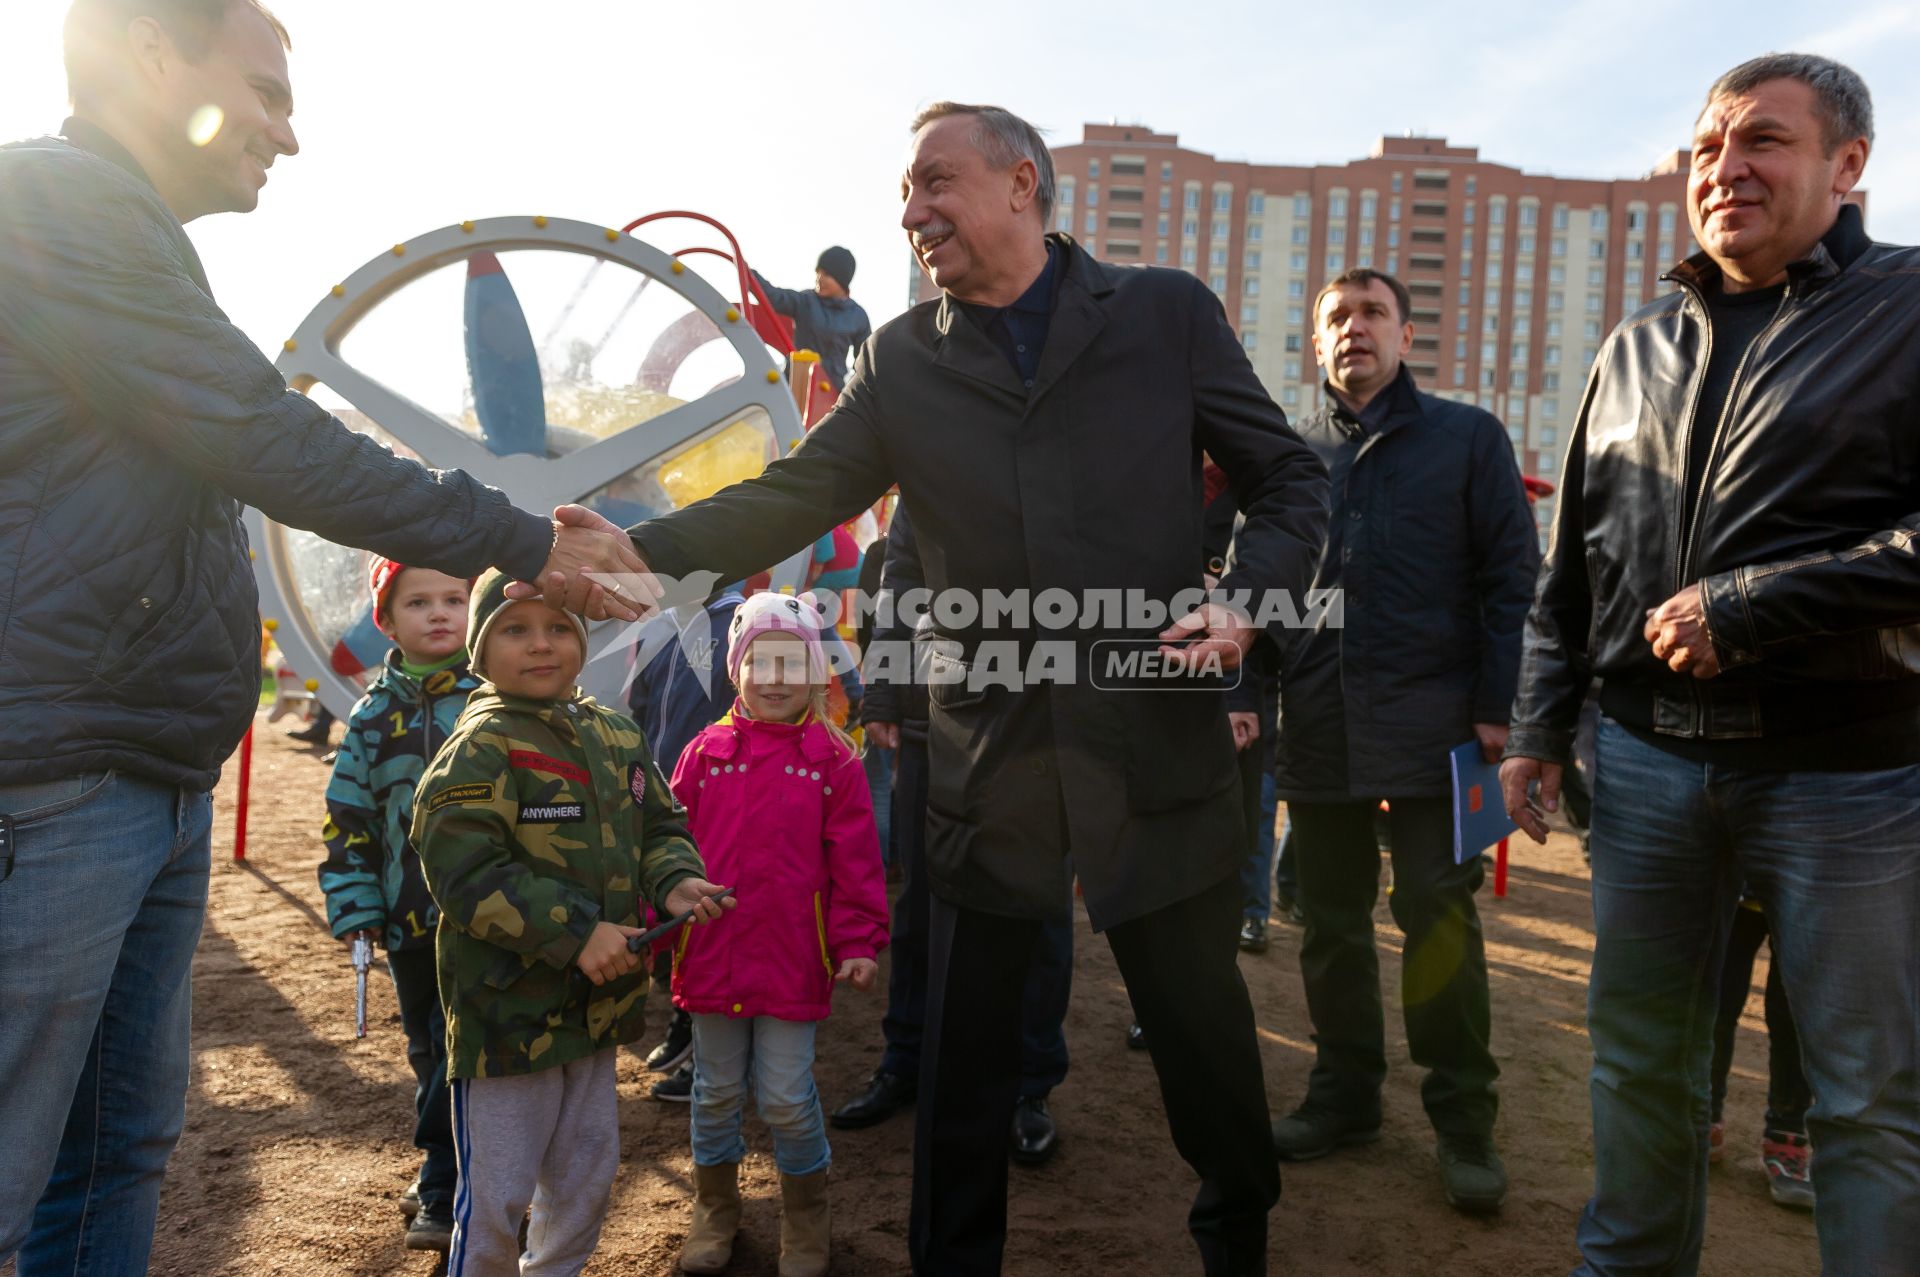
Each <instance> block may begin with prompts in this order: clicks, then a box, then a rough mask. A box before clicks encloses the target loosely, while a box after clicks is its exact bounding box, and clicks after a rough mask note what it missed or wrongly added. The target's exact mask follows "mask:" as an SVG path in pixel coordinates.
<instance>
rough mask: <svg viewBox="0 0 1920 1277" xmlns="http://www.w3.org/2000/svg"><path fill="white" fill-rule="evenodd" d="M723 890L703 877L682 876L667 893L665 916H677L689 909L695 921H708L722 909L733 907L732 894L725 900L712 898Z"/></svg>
mask: <svg viewBox="0 0 1920 1277" xmlns="http://www.w3.org/2000/svg"><path fill="white" fill-rule="evenodd" d="M725 890H726V888H725V887H716V886H714V885H713V884H712V883H710V882H708V881H707V880H706V879H705V878H682V879H681V880H680V881H679V882H677V883H675V884H674V886H673V890H672V891H669V892H668V893H667V898H666V901H665V904H666V906H667V909H666V912H667V916H668V917H670V918H677V917H679V916H680V915H681V914H683V913H685V912H687V910H689V909H691V910H693V920H694V921H695V922H710V921H712V920H713V919H715V918H718V917H719V916H720V911H721V910H722V909H731V908H733V903H734V901H733V897H732V896H728V897H727V898H726V899H725V900H715V899H713V897H715V896H717V895H719V894H720V893H721V892H723V891H725Z"/></svg>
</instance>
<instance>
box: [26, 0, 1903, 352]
mask: <svg viewBox="0 0 1920 1277" xmlns="http://www.w3.org/2000/svg"><path fill="white" fill-rule="evenodd" d="M65 8H66V4H65V0H4V3H0V137H7V138H11V137H25V136H32V135H34V134H38V133H44V132H50V131H53V130H54V129H56V128H57V127H58V125H59V122H60V120H61V118H62V117H63V115H64V104H65V90H64V82H63V79H62V75H61V70H60V48H59V36H60V22H61V17H62V15H63V13H64V11H65ZM274 8H275V10H276V12H277V13H278V14H279V15H280V16H281V17H282V18H283V19H284V20H285V22H286V24H287V26H288V27H289V28H290V29H291V31H292V33H293V39H294V48H293V54H292V59H291V66H292V73H293V81H294V90H295V97H296V106H297V110H296V115H295V120H294V123H295V126H296V129H297V130H298V133H299V136H300V139H301V144H302V151H301V153H300V154H299V155H298V156H294V157H291V158H283V159H282V160H281V161H280V162H279V164H278V165H276V166H275V168H274V169H273V172H272V180H271V182H270V183H269V185H268V186H267V188H266V190H265V192H264V193H263V196H262V200H261V204H260V208H259V210H258V211H257V212H255V213H252V214H249V215H246V216H238V215H232V214H227V215H221V216H217V217H210V218H205V219H202V220H200V221H198V222H196V223H194V224H193V226H192V227H191V228H190V230H191V233H192V235H193V238H194V240H195V242H196V244H197V245H198V246H199V248H200V251H201V254H202V256H203V258H204V259H205V262H206V266H207V269H208V274H209V276H210V278H211V280H212V282H213V287H214V292H215V294H216V296H217V297H218V298H219V300H220V303H221V305H222V306H223V307H224V308H225V309H226V311H227V313H228V314H229V315H230V316H231V317H232V318H233V319H234V321H235V322H236V323H238V324H239V325H240V326H241V327H242V328H243V329H244V330H245V331H246V332H247V333H248V334H249V335H250V336H252V337H253V338H254V340H255V341H256V342H258V343H260V344H261V345H262V346H263V347H265V348H266V349H268V350H270V351H272V350H277V348H278V347H279V345H280V342H281V341H282V339H283V338H284V337H285V336H286V335H287V334H288V333H290V332H291V331H292V330H293V328H294V327H295V326H296V325H297V324H298V322H299V321H300V319H301V318H302V317H303V316H304V315H305V314H306V313H307V311H308V310H309V309H311V307H312V306H313V305H314V304H315V303H316V302H318V301H319V300H320V298H321V297H322V296H323V295H324V294H325V293H326V291H327V289H328V288H329V287H330V286H331V285H332V284H334V283H335V282H336V281H337V280H339V279H341V278H343V277H344V276H346V275H347V274H349V273H350V272H351V271H352V270H353V269H355V268H357V267H358V266H360V265H361V264H362V263H364V262H366V261H367V260H368V259H370V258H372V257H374V256H376V255H378V254H379V253H381V252H382V251H384V250H385V249H386V248H387V247H388V246H390V245H392V244H393V243H394V242H396V241H397V240H401V239H406V238H410V237H412V236H414V235H417V234H420V233H422V232H424V231H427V230H431V229H433V228H435V227H438V226H442V225H446V224H448V223H452V222H458V221H460V220H462V219H464V218H482V217H490V216H500V215H506V214H534V213H545V214H549V215H553V216H563V217H572V218H578V219H581V220H584V221H589V222H594V223H601V224H610V225H616V226H617V225H621V224H624V223H625V222H627V221H629V220H631V219H632V218H634V217H636V216H638V215H640V214H642V213H645V212H651V211H654V210H658V209H663V208H690V209H697V210H700V211H703V212H706V213H709V214H712V215H714V216H716V217H718V218H719V219H721V220H722V221H723V222H725V223H726V224H727V225H729V226H730V227H731V228H732V229H733V231H734V232H735V234H736V235H737V236H738V237H739V239H740V241H741V243H742V245H743V246H744V248H745V250H746V253H747V255H748V257H749V258H750V260H751V261H752V262H753V264H754V265H755V266H756V267H758V268H759V269H760V270H761V271H762V272H763V273H764V274H766V275H767V276H769V277H770V278H772V279H773V280H774V282H776V283H784V284H788V285H791V286H794V287H806V286H808V285H809V284H810V283H811V280H812V269H813V263H814V260H815V257H816V256H817V255H818V253H819V251H820V249H822V248H824V247H825V246H827V245H828V244H834V243H839V244H844V245H846V246H847V247H848V248H850V249H852V250H853V252H854V254H855V256H856V257H857V259H858V260H859V263H860V267H859V271H858V274H857V277H856V279H855V280H854V285H853V292H854V296H855V297H856V298H857V299H858V300H860V301H861V302H862V303H863V304H864V305H865V306H866V307H867V309H868V311H869V312H870V314H871V315H872V317H873V320H874V322H875V323H876V324H878V323H880V322H882V321H883V320H885V319H886V318H889V317H891V316H892V315H894V314H897V313H898V312H899V311H900V310H901V309H903V308H904V306H905V303H906V295H907V283H908V272H909V270H910V266H909V262H908V256H907V252H906V247H905V241H904V237H903V233H902V232H901V230H900V228H899V224H898V216H899V174H900V170H901V166H902V158H903V155H904V152H905V145H906V141H907V134H906V124H907V121H908V120H909V119H910V118H911V116H912V115H913V113H914V112H915V110H917V109H918V108H919V107H921V106H923V105H925V104H926V103H929V102H932V101H936V100H939V99H942V98H952V99H958V100H962V101H975V102H994V103H997V104H1000V105H1003V106H1006V107H1008V108H1010V109H1012V110H1014V111H1017V112H1019V113H1020V114H1022V115H1024V116H1026V117H1027V118H1029V119H1031V120H1033V121H1034V122H1035V123H1036V124H1038V125H1040V126H1041V127H1042V128H1044V129H1046V130H1048V131H1049V133H1050V135H1051V137H1052V138H1053V139H1054V140H1055V141H1056V142H1059V143H1067V142H1074V141H1077V140H1079V137H1080V126H1081V125H1082V124H1083V123H1084V122H1087V121H1099V122H1106V121H1109V120H1119V121H1122V122H1129V123H1141V124H1146V125H1149V126H1151V127H1152V128H1155V129H1158V130H1161V131H1164V132H1175V133H1178V134H1179V135H1180V137H1181V140H1182V142H1183V143H1184V144H1186V145H1189V146H1192V147H1194V148H1196V149H1199V150H1203V151H1210V152H1212V153H1214V154H1216V155H1219V156H1221V157H1223V158H1229V159H1249V160H1253V161H1256V162H1263V163H1279V164H1311V163H1338V162H1342V161H1345V160H1348V159H1352V158H1357V157H1360V156H1364V155H1365V154H1367V152H1368V151H1369V150H1370V149H1371V147H1372V146H1373V144H1374V142H1375V141H1376V140H1377V139H1378V138H1379V137H1380V136H1381V135H1382V134H1391V133H1401V132H1405V131H1408V130H1412V131H1415V132H1419V133H1424V134H1432V135H1443V136H1446V137H1447V138H1449V139H1450V140H1451V141H1452V142H1453V143H1455V144H1457V145H1458V144H1465V145H1473V146H1478V147H1479V148H1480V153H1481V155H1482V157H1483V158H1485V159H1489V160H1494V161H1498V162H1501V163H1506V164H1512V165H1515V166H1517V167H1519V168H1522V169H1525V170H1527V171H1530V172H1543V173H1553V174H1557V175H1561V176H1569V177H1592V178H1606V177H1634V176H1639V175H1641V174H1643V173H1644V172H1645V171H1646V170H1647V169H1648V168H1649V167H1650V166H1651V164H1652V163H1653V162H1654V160H1655V159H1656V158H1657V157H1658V156H1660V155H1661V154H1662V153H1664V152H1666V151H1670V150H1672V149H1674V148H1675V147H1679V146H1684V145H1685V144H1686V140H1687V135H1688V131H1689V126H1690V125H1691V122H1692V119H1693V116H1694V114H1695V112H1696V111H1697V110H1698V108H1699V105H1700V102H1701V98H1702V96H1703V94H1704V90H1705V88H1706V86H1707V84H1708V83H1710V82H1711V80H1712V79H1713V78H1714V76H1715V75H1717V74H1718V73H1719V72H1721V71H1723V70H1725V69H1727V68H1728V67H1730V66H1732V65H1734V64H1735V63H1737V62H1740V61H1742V60H1744V59H1745V58H1747V57H1750V56H1753V55H1754V54H1757V53H1762V52H1766V51H1769V50H1788V49H1790V50H1797V51H1807V52H1817V53H1822V54H1826V55H1828V56H1830V57H1835V58H1839V59H1841V60H1842V61H1845V62H1847V63H1849V64H1850V65H1852V66H1853V67H1854V68H1855V69H1856V70H1858V71H1859V72H1860V73H1861V74H1862V75H1863V76H1864V77H1865V79H1866V81H1867V83H1868V85H1869V87H1870V88H1871V89H1872V90H1873V92H1874V95H1875V108H1876V110H1875V115H1876V121H1877V125H1878V131H1879V140H1878V142H1877V144H1876V146H1875V149H1874V152H1873V155H1872V158H1871V160H1870V161H1869V163H1868V167H1867V174H1866V186H1867V187H1868V189H1869V191H1870V213H1869V221H1868V227H1869V230H1870V231H1871V232H1872V233H1873V234H1874V236H1875V237H1876V238H1878V239H1882V240H1888V241H1894V242H1904V243H1912V242H1915V241H1916V240H1920V76H1915V75H1913V73H1912V72H1913V68H1914V67H1915V66H1916V65H1920V5H1915V4H1912V3H1881V2H1879V0H1862V2H1859V3H1848V2H1837V3H1823V4H1819V5H1808V4H1804V3H1797V2H1793V3H1783V2H1779V0H1757V2H1753V3H1728V2H1725V0H1713V2H1712V3H1695V4H1693V5H1690V6H1683V5H1676V4H1674V3H1672V2H1671V0H1574V2H1573V3H1555V4H1540V3H1537V0H1524V2H1510V0H1482V2H1480V3H1471V4H1461V3H1456V4H1446V5H1436V4H1432V3H1398V2H1397V0H1384V2H1383V0H1376V3H1374V4H1371V5H1363V6H1359V7H1357V8H1356V7H1353V6H1344V5H1315V6H1304V5H1296V4H1290V3H1281V2H1277V0H1269V2H1267V3H1240V2H1238V0H1213V2H1212V3H1210V4H1206V5H1202V6H1200V7H1199V8H1198V9H1187V8H1186V6H1170V5H1167V4H1164V3H1156V4H1146V3H1136V2H1135V0H1115V2H1114V3H1110V4H1107V5H1105V6H1092V5H1085V4H1075V5H1071V6H1068V5H1064V4H1056V3H1052V2H1051V0H972V2H971V3H968V4H966V5H963V6H960V7H958V8H943V9H940V10H921V9H918V8H917V7H916V6H906V5H899V4H891V3H878V2H872V0H841V2H840V3H836V4H831V5H817V6H795V5H792V4H772V3H762V2H761V0H733V2H732V3H725V2H718V0H705V2H704V3H682V2H680V0H641V2H638V3H636V2H635V0H546V2H545V3H539V4H535V3H527V2H525V0H463V2H462V3H460V4H457V5H451V4H429V3H425V0H277V3H275V4H274ZM1172 12H1184V13H1192V14H1195V15H1197V17H1196V20H1195V21H1193V23H1192V24H1191V27H1190V29H1187V30H1181V29H1178V28H1177V27H1176V26H1175V25H1174V24H1173V23H1172V22H1170V21H1169V19H1168V16H1167V15H1168V14H1169V13H1172ZM676 238H685V237H684V236H676ZM659 246H660V247H662V248H667V249H676V248H680V247H683V245H682V244H680V243H674V244H665V243H663V244H661V245H659Z"/></svg>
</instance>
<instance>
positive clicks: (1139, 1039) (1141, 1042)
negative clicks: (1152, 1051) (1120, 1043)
mask: <svg viewBox="0 0 1920 1277" xmlns="http://www.w3.org/2000/svg"><path fill="white" fill-rule="evenodd" d="M1127 1048H1128V1049H1129V1050H1132V1051H1144V1050H1146V1049H1147V1031H1146V1030H1145V1029H1143V1028H1141V1027H1140V1022H1139V1021H1138V1020H1135V1021H1134V1022H1133V1023H1132V1024H1129V1025H1128V1026H1127Z"/></svg>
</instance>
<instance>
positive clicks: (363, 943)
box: [353, 932, 373, 1038]
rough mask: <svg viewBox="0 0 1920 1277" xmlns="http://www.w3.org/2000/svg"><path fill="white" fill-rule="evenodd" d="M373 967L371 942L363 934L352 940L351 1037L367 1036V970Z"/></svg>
mask: <svg viewBox="0 0 1920 1277" xmlns="http://www.w3.org/2000/svg"><path fill="white" fill-rule="evenodd" d="M372 965H373V941H371V940H369V939H368V938H367V937H366V934H365V933H364V932H363V933H361V934H360V935H357V936H355V937H354V938H353V1036H354V1037H356V1038H364V1037H365V1036H367V968H368V967H371V966H372Z"/></svg>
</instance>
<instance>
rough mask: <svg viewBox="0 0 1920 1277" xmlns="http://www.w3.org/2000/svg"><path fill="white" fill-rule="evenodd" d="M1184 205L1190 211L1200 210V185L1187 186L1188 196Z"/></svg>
mask: <svg viewBox="0 0 1920 1277" xmlns="http://www.w3.org/2000/svg"><path fill="white" fill-rule="evenodd" d="M1184 207H1185V208H1186V210H1187V211H1188V212H1189V213H1194V212H1198V211H1199V209H1200V188H1199V187H1197V186H1189V187H1188V188H1187V198H1186V201H1185V205H1184Z"/></svg>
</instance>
